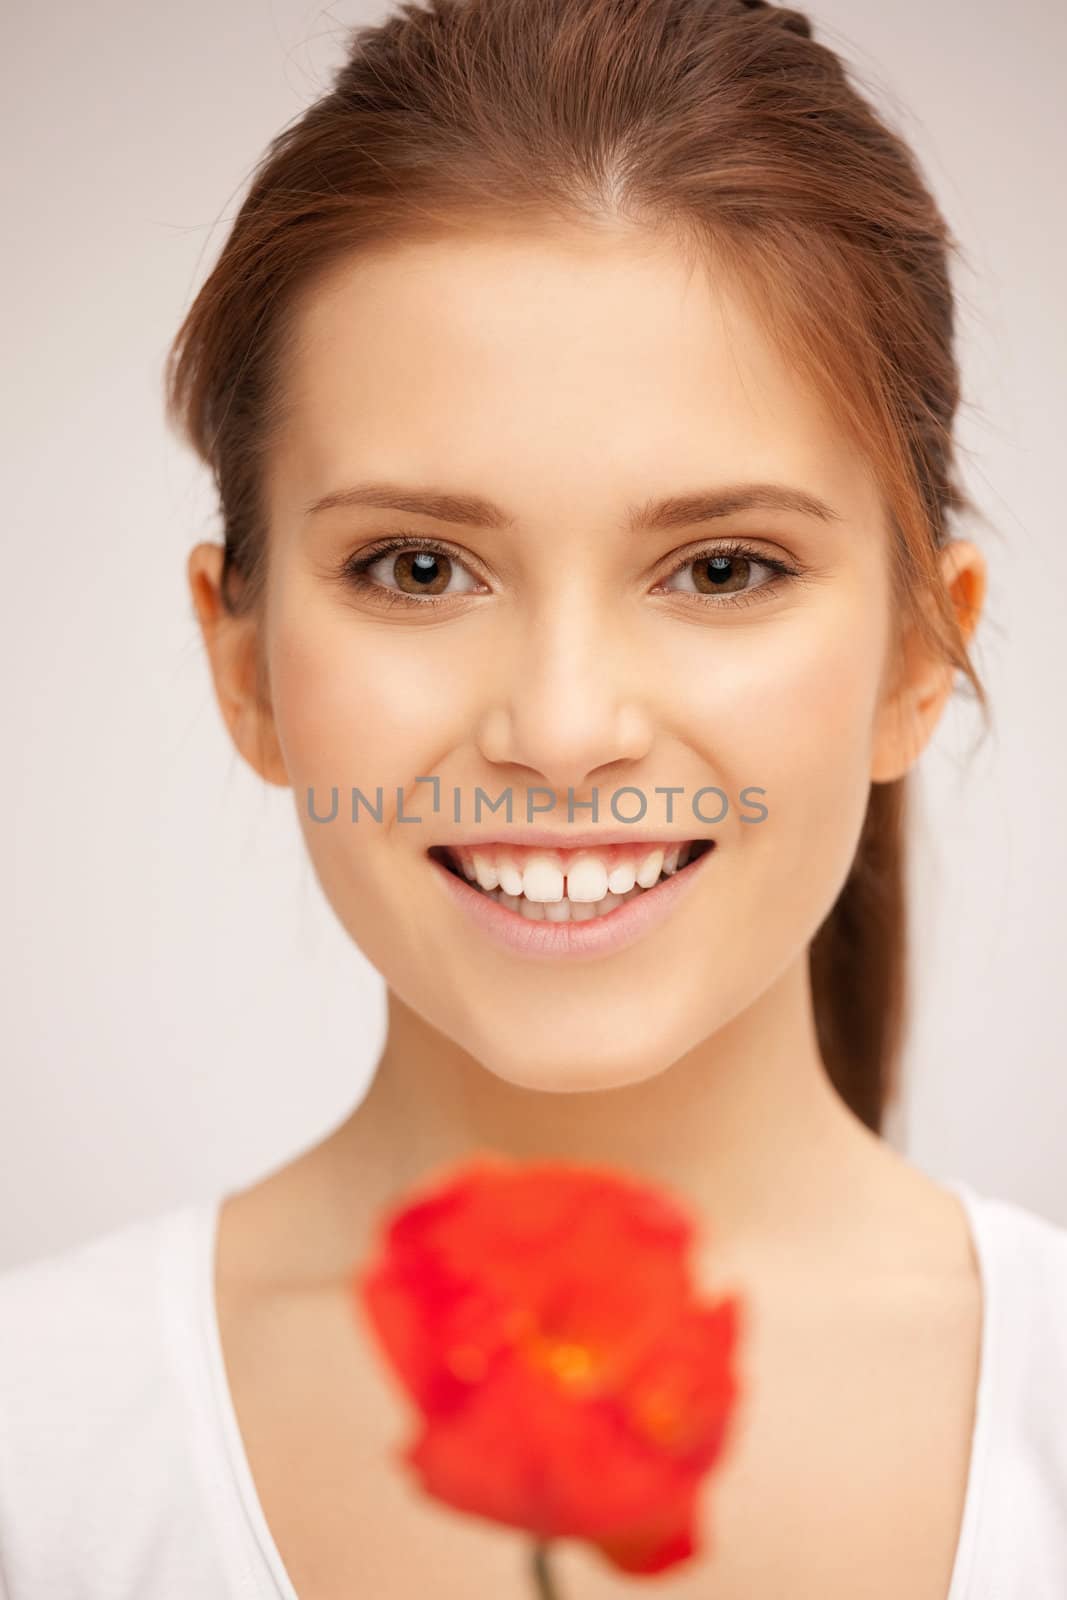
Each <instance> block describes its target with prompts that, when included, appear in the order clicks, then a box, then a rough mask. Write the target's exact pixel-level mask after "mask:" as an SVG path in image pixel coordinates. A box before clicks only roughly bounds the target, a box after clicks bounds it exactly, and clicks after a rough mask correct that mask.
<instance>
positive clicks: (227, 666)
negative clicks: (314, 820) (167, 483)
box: [186, 543, 289, 788]
mask: <svg viewBox="0 0 1067 1600" xmlns="http://www.w3.org/2000/svg"><path fill="white" fill-rule="evenodd" d="M223 554H224V551H223V546H222V545H221V544H208V543H202V544H198V545H195V546H194V547H193V549H192V550H191V551H190V552H189V559H188V562H187V564H186V573H187V575H188V579H189V592H190V594H191V595H192V600H193V606H194V608H195V611H196V616H197V620H198V622H199V624H200V632H201V635H202V637H203V640H204V646H205V648H206V650H207V655H208V661H209V663H210V666H211V676H212V680H213V682H214V685H215V698H216V700H217V701H218V705H219V710H220V711H221V712H222V716H223V721H224V722H225V723H226V726H227V728H228V729H229V732H230V738H231V739H232V740H233V742H234V744H235V745H236V746H237V749H238V750H239V751H240V753H241V755H242V756H244V758H245V760H246V761H247V762H248V764H249V766H250V767H251V768H252V769H253V771H254V772H257V773H258V774H259V776H260V777H261V778H263V779H265V781H266V782H267V783H273V784H277V785H278V786H279V787H281V788H288V787H289V775H288V773H287V771H286V768H285V762H284V759H283V757H282V751H281V745H280V743H279V740H278V734H277V729H276V727H275V724H274V715H273V711H272V708H271V705H270V698H269V694H266V693H265V692H264V690H265V685H264V684H263V683H261V682H260V673H259V669H258V660H257V650H258V647H259V643H260V641H259V627H258V621H257V619H256V618H255V617H253V616H251V615H248V616H233V615H231V614H230V612H228V611H227V610H226V608H225V606H224V605H223V601H222V572H223Z"/></svg>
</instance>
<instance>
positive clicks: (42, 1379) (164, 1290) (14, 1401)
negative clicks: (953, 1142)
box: [0, 1180, 1067, 1600]
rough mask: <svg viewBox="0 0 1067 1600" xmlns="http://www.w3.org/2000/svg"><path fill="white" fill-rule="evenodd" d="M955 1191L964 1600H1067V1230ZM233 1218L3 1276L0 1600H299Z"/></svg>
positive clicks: (956, 1578) (187, 1208) (183, 1219)
mask: <svg viewBox="0 0 1067 1600" xmlns="http://www.w3.org/2000/svg"><path fill="white" fill-rule="evenodd" d="M940 1181H942V1182H943V1183H944V1185H945V1187H946V1188H949V1189H952V1190H953V1191H954V1192H955V1193H957V1194H958V1195H959V1196H960V1198H961V1200H962V1201H963V1203H964V1205H965V1207H966V1210H967V1215H968V1218H969V1220H970V1224H971V1230H972V1237H973V1239H974V1241H975V1245H976V1249H977V1254H978V1262H979V1267H980V1270H981V1275H982V1289H983V1309H984V1314H983V1327H982V1353H981V1366H980V1377H979V1385H978V1393H977V1409H976V1415H975V1424H974V1433H973V1437H972V1441H971V1461H970V1469H969V1476H968V1483H967V1493H966V1501H965V1506H964V1514H963V1521H962V1526H961V1530H960V1539H959V1545H958V1548H957V1552H956V1558H955V1566H954V1570H953V1577H952V1584H951V1588H950V1590H949V1593H948V1595H947V1596H946V1600H1067V1229H1065V1228H1061V1227H1059V1226H1058V1225H1056V1224H1054V1223H1052V1222H1050V1221H1049V1220H1047V1219H1046V1218H1044V1217H1042V1216H1040V1215H1038V1214H1037V1213H1036V1212H1032V1211H1029V1210H1026V1209H1024V1208H1023V1207H1021V1206H1018V1205H1016V1204H1015V1203H1014V1202H1011V1201H1005V1200H1000V1199H995V1198H993V1197H991V1196H986V1195H979V1194H978V1193H976V1192H975V1191H974V1190H973V1189H972V1188H971V1187H970V1186H969V1185H967V1184H964V1183H962V1182H960V1181H959V1180H940ZM220 1198H221V1197H213V1198H212V1199H210V1200H208V1201H203V1202H198V1203H192V1204H188V1205H184V1206H181V1207H177V1208H175V1209H172V1210H169V1211H166V1212H162V1213H158V1214H156V1215H155V1216H151V1217H147V1218H143V1219H140V1220H138V1221H135V1222H132V1223H126V1224H124V1225H122V1226H121V1227H118V1228H115V1229H113V1230H111V1231H110V1232H107V1233H104V1234H100V1235H97V1236H96V1237H95V1238H92V1239H90V1240H89V1241H88V1242H84V1243H81V1244H79V1245H76V1246H73V1247H67V1248H66V1249H63V1250H61V1251H58V1252H55V1253H53V1254H52V1255H50V1256H44V1257H39V1258H38V1259H37V1260H34V1261H30V1262H27V1263H23V1264H21V1265H19V1266H16V1267H14V1268H8V1269H7V1270H6V1271H4V1272H2V1273H0V1600H279V1597H281V1600H298V1597H297V1594H296V1590H295V1589H294V1588H293V1585H292V1582H291V1581H290V1579H289V1577H288V1575H287V1573H286V1571H285V1567H284V1566H283V1564H282V1560H281V1557H280V1555H279V1553H278V1551H277V1549H276V1547H275V1545H274V1541H273V1539H272V1537H271V1532H270V1529H269V1528H268V1526H267V1523H266V1519H265V1517H264V1514H263V1510H262V1507H261V1505H260V1503H259V1500H258V1497H257V1494H256V1489H255V1485H254V1483H253V1480H252V1474H251V1471H250V1469H249V1465H248V1460H247V1457H246V1455H245V1453H244V1447H243V1444H242V1440H241V1435H240V1430H239V1428H238V1425H237V1419H236V1414H235V1412H234V1409H233V1404H232V1400H231V1397H230V1393H229V1389H228V1387H227V1383H226V1378H225V1369H224V1366H223V1360H222V1348H221V1344H220V1341H219V1333H218V1323H217V1320H216V1315H215V1300H214V1289H213V1270H214V1249H215V1231H216V1220H217V1214H218V1205H219V1200H220ZM367 1600H371V1597H369V1596H368V1597H367Z"/></svg>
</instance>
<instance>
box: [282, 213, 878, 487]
mask: <svg viewBox="0 0 1067 1600" xmlns="http://www.w3.org/2000/svg"><path fill="white" fill-rule="evenodd" d="M295 316H296V321H295V324H294V330H293V331H294V336H295V337H294V340H293V344H292V347H291V350H290V353H289V355H288V357H287V361H286V366H285V372H284V382H285V386H286V401H287V406H288V422H287V425H286V430H285V434H284V436H283V443H282V447H281V455H282V457H283V464H282V471H283V476H284V479H285V481H286V483H288V484H289V485H290V487H292V488H293V489H294V490H295V489H296V486H297V485H299V493H300V494H301V495H303V494H305V493H306V494H309V495H314V494H316V493H325V492H328V491H329V490H330V489H333V488H336V487H338V486H339V485H340V484H343V483H344V482H346V481H348V480H350V479H351V477H352V474H353V473H358V472H361V471H363V470H364V469H370V470H373V472H374V474H376V475H382V474H385V475H389V474H396V475H397V476H399V477H403V478H407V479H409V480H410V479H411V478H412V477H413V476H414V477H415V478H418V477H420V476H421V477H424V478H425V479H427V480H429V481H432V482H434V483H440V482H442V480H444V479H446V478H447V479H450V480H451V481H453V482H455V483H457V484H459V485H461V486H464V487H466V488H469V489H473V490H475V491H481V492H485V493H487V494H490V495H494V491H495V493H496V495H499V497H500V498H501V499H502V500H503V501H504V502H505V503H511V504H512V505H515V506H517V507H518V508H519V509H520V511H525V510H527V509H529V508H530V505H531V502H532V503H535V504H537V505H539V506H542V507H546V508H547V507H548V506H549V505H550V503H551V500H552V498H553V497H554V495H556V494H557V493H558V494H559V495H560V496H561V497H563V496H566V497H567V499H568V505H569V506H570V507H571V509H572V510H573V509H574V508H575V505H576V504H579V505H580V504H583V503H584V504H585V505H586V506H587V507H588V508H589V509H590V510H592V509H593V507H594V505H595V506H596V507H597V508H598V509H599V510H600V511H603V509H604V508H605V506H606V504H607V503H608V499H609V498H610V500H611V501H612V502H614V501H616V500H618V501H622V500H623V499H625V498H626V497H627V496H629V497H630V498H631V499H641V498H643V497H647V496H648V495H649V494H652V493H655V492H656V490H657V489H658V488H662V491H663V492H664V493H671V492H674V491H676V490H677V489H678V488H679V487H680V480H687V479H691V480H692V481H693V482H699V483H704V482H708V481H714V480H715V479H716V478H717V477H721V479H722V480H723V481H724V482H730V481H737V480H738V479H740V478H746V479H748V478H751V479H771V478H781V477H782V476H783V475H784V476H786V477H788V478H789V479H790V480H791V481H795V482H796V483H797V484H798V485H799V486H801V487H804V488H807V489H810V490H811V491H812V492H814V493H816V494H820V495H821V496H823V497H824V498H826V499H828V500H829V501H830V503H831V504H833V505H837V506H839V507H840V508H842V509H844V511H845V514H846V515H848V514H850V513H855V514H864V513H867V512H869V511H870V509H871V506H872V496H873V485H872V482H871V479H870V477H869V474H868V472H867V469H866V467H865V465H864V463H863V462H862V460H861V459H860V458H859V456H858V453H857V452H856V451H855V450H854V449H853V448H852V447H851V445H850V443H849V441H848V440H847V439H846V438H845V437H844V436H843V435H841V434H840V433H839V431H838V430H837V429H836V427H835V425H834V424H833V422H832V420H831V418H830V416H829V415H828V413H827V411H826V409H825V408H824V406H823V405H822V404H821V402H820V400H819V399H818V397H817V396H816V395H815V394H814V393H813V392H812V391H811V390H810V389H809V388H808V387H807V385H806V384H805V383H804V381H803V380H802V378H801V376H800V374H799V373H798V372H797V371H796V369H795V368H794V367H793V366H792V365H791V364H790V362H789V360H788V357H787V356H786V354H785V353H784V352H783V351H781V350H780V349H778V348H776V347H775V346H774V345H773V344H772V343H771V342H770V341H769V340H768V338H767V336H766V334H765V333H764V331H763V328H762V326H761V322H760V318H759V316H758V314H757V312H756V310H755V309H754V308H753V307H750V306H749V305H748V304H747V301H746V297H745V296H744V295H743V294H741V293H739V292H738V291H737V289H736V288H735V287H734V286H733V285H732V284H731V283H730V282H729V281H728V280H727V279H726V278H725V276H722V275H720V276H716V274H715V271H714V270H713V269H712V268H710V267H709V266H707V265H706V264H705V263H704V262H702V261H701V262H699V263H696V262H695V261H694V258H693V257H692V255H691V254H688V253H686V252H683V251H682V250H681V249H680V248H679V247H678V246H676V245H674V244H672V243H671V242H670V241H669V240H667V239H665V238H664V237H662V236H655V235H649V234H619V235H599V234H588V235H586V234H582V235H576V236H556V235H549V234H547V233H542V234H532V233H525V234H523V233H519V234H513V233H503V232H501V233H499V234H495V233H484V232H479V233H473V232H472V233H470V234H461V235H457V236H449V237H447V238H443V239H436V240H433V241H421V242H417V243H406V244H402V245H398V246H395V247H394V248H392V249H389V250H381V251H375V252H373V253H370V254H360V255H357V256H353V257H351V258H349V259H347V260H345V261H343V262H342V263H340V264H338V265H336V266H335V267H334V268H332V269H331V271H330V272H329V274H328V275H327V276H326V277H325V278H323V279H322V280H321V281H320V282H319V283H317V284H316V285H315V287H314V288H313V289H312V290H310V291H309V292H307V293H306V294H305V296H304V297H303V300H302V301H301V303H300V304H299V305H298V307H297V310H296V313H295ZM494 497H495V495H494ZM524 497H527V498H526V499H525V501H524ZM575 497H577V500H576V498H575Z"/></svg>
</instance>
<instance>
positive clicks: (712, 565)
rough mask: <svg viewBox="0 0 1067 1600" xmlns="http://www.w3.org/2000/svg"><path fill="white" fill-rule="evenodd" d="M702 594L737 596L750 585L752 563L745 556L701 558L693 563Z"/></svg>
mask: <svg viewBox="0 0 1067 1600" xmlns="http://www.w3.org/2000/svg"><path fill="white" fill-rule="evenodd" d="M692 567H693V587H694V588H695V589H696V590H697V591H698V593H700V594H737V593H738V592H739V591H740V590H743V589H745V588H746V587H747V585H748V579H749V574H750V572H751V570H752V562H751V561H749V560H748V559H747V557H745V556H701V557H700V558H699V560H697V561H694V562H693V563H692Z"/></svg>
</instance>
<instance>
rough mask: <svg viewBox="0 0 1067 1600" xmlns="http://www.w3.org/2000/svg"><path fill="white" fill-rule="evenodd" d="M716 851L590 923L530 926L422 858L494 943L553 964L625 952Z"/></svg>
mask: <svg viewBox="0 0 1067 1600" xmlns="http://www.w3.org/2000/svg"><path fill="white" fill-rule="evenodd" d="M716 852H717V846H716V845H714V844H712V847H711V849H710V850H705V852H704V854H703V855H702V856H698V857H697V859H696V861H694V862H692V863H691V864H690V865H689V866H686V867H683V868H682V870H681V871H680V872H675V873H672V874H671V876H670V877H669V878H661V879H660V881H659V882H658V883H657V884H655V885H654V886H653V887H652V888H651V889H645V890H644V892H643V893H642V894H638V895H634V897H633V899H632V900H627V902H626V904H625V905H621V906H616V907H615V910H614V911H609V912H608V913H607V915H606V916H603V917H594V918H593V919H592V920H591V921H589V922H531V921H530V920H529V918H528V917H524V916H522V915H521V914H520V913H519V912H518V911H509V910H508V908H507V906H502V905H500V904H499V903H498V902H497V901H496V900H494V899H492V897H491V896H490V895H487V894H482V893H481V892H480V891H479V890H477V889H473V888H472V887H471V885H470V884H469V883H468V882H467V880H466V878H460V877H457V876H456V874H455V873H453V872H450V871H449V870H448V868H447V867H446V866H443V865H442V864H441V862H440V861H437V860H435V859H434V857H433V856H428V857H427V859H428V861H429V863H430V865H431V866H432V867H433V869H434V871H435V872H436V874H437V877H438V879H439V880H440V881H441V882H442V883H443V885H444V887H445V889H446V891H447V892H448V893H449V894H450V895H451V896H452V898H453V899H454V900H455V901H456V903H457V905H459V906H461V907H462V908H463V910H464V911H466V912H467V914H468V916H470V917H471V919H472V920H473V921H474V922H475V923H476V924H477V926H478V927H479V928H481V929H483V930H484V931H485V932H486V933H487V934H488V935H489V937H490V938H491V939H493V940H495V942H496V943H497V944H499V945H503V947H504V949H505V950H514V951H516V952H517V953H518V954H519V955H524V956H532V957H534V958H535V959H541V960H548V961H552V960H556V959H558V958H559V957H560V956H600V955H609V954H611V953H612V952H613V951H616V950H624V949H625V948H626V946H627V945H631V944H633V943H634V942H635V941H636V940H638V939H640V938H641V937H642V936H643V935H644V934H646V933H648V932H650V931H651V929H653V928H656V927H658V926H659V924H660V923H661V922H663V921H664V920H665V919H666V918H667V917H669V916H670V914H671V912H672V911H673V910H674V908H675V906H676V905H678V903H679V902H680V901H681V900H683V899H684V898H685V896H686V895H687V894H688V893H689V890H690V889H691V888H692V887H693V885H694V883H695V882H696V881H697V879H698V878H699V877H700V876H701V874H702V873H703V871H704V868H705V867H706V866H707V864H708V862H709V861H711V860H712V858H713V857H714V856H715V854H716Z"/></svg>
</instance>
